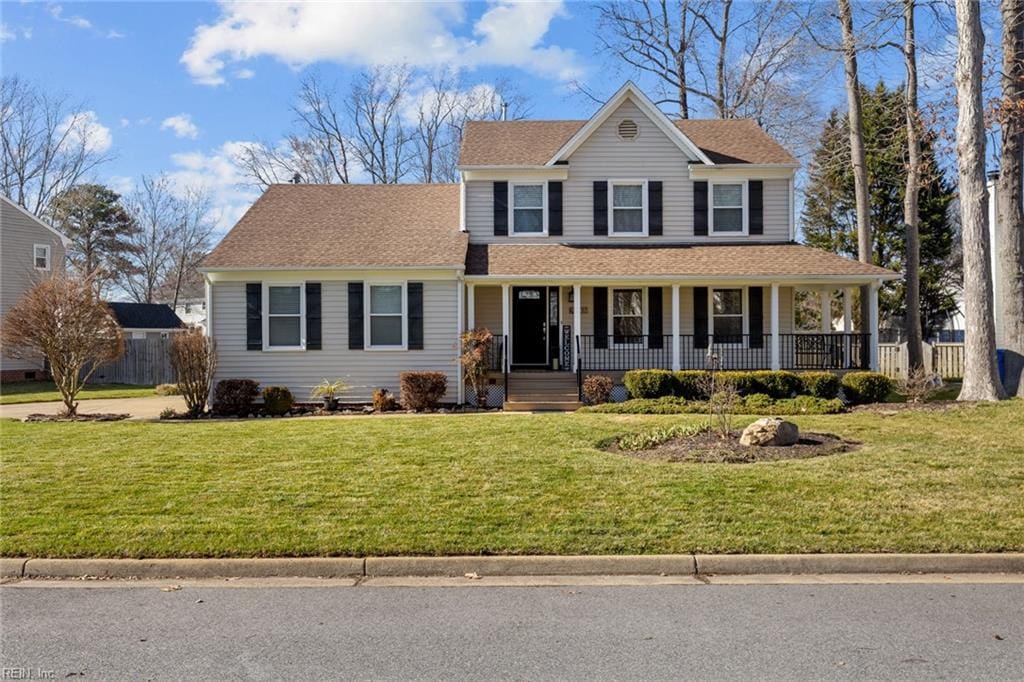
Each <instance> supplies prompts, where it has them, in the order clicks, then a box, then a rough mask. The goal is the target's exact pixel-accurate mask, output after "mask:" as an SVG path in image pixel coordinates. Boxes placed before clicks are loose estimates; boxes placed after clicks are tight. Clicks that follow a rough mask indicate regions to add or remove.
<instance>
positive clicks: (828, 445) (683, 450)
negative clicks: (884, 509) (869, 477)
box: [608, 431, 860, 464]
mask: <svg viewBox="0 0 1024 682" xmlns="http://www.w3.org/2000/svg"><path fill="white" fill-rule="evenodd" d="M739 435H740V434H739V432H738V431H737V432H735V433H734V434H733V437H732V438H729V439H723V438H720V437H719V436H718V434H716V433H711V432H709V431H704V432H701V433H697V434H694V435H692V436H682V437H678V438H673V439H671V440H668V441H665V442H664V443H662V444H660V445H657V446H655V447H653V448H649V449H646V450H623V449H622V448H620V447H619V446H618V445H613V446H611V447H610V448H608V450H609V452H615V453H617V454H620V455H626V456H627V457H635V458H637V459H646V460H656V461H662V462H692V463H703V464H753V463H754V462H776V461H780V460H785V459H807V458H809V457H824V456H826V455H836V454H840V453H843V452H851V451H853V450H857V449H858V448H860V443H858V442H856V441H851V440H845V439H843V438H840V437H839V436H836V435H834V434H831V433H809V432H808V433H801V434H800V441H799V442H798V443H797V444H796V445H788V446H764V447H757V446H748V445H740V441H739Z"/></svg>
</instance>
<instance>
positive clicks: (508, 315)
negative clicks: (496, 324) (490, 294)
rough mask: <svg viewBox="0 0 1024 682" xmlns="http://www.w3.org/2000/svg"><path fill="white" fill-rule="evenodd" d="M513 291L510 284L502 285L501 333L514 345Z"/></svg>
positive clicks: (506, 354)
mask: <svg viewBox="0 0 1024 682" xmlns="http://www.w3.org/2000/svg"><path fill="white" fill-rule="evenodd" d="M511 293H512V289H511V287H510V286H509V285H508V284H502V285H501V333H502V334H504V336H505V338H506V339H508V341H509V345H511V343H512V299H511ZM508 350H509V349H508V348H506V349H505V356H506V357H509V355H508Z"/></svg>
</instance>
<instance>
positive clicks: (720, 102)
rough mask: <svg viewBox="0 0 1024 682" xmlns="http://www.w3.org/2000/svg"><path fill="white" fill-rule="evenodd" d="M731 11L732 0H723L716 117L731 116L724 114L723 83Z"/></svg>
mask: <svg viewBox="0 0 1024 682" xmlns="http://www.w3.org/2000/svg"><path fill="white" fill-rule="evenodd" d="M731 12H732V0H724V1H723V3H722V33H721V39H720V40H719V42H718V61H717V63H716V64H715V81H716V96H715V99H716V104H717V106H718V117H719V118H732V116H731V115H726V105H725V103H726V102H727V101H728V93H726V84H725V61H726V56H727V50H726V48H727V47H728V42H729V14H730V13H731Z"/></svg>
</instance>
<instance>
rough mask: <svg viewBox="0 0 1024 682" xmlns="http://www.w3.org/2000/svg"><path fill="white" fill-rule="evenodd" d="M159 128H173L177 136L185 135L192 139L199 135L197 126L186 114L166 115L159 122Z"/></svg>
mask: <svg viewBox="0 0 1024 682" xmlns="http://www.w3.org/2000/svg"><path fill="white" fill-rule="evenodd" d="M160 130H173V131H174V134H175V135H176V136H177V137H187V138H189V139H190V140H194V139H196V138H197V137H199V126H197V125H196V124H195V123H193V122H192V117H191V116H189V115H188V114H178V115H177V116H168V117H167V118H165V119H164V120H163V123H161V124H160Z"/></svg>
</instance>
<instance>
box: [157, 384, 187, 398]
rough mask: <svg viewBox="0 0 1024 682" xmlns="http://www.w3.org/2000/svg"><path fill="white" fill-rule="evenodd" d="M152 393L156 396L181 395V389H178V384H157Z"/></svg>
mask: <svg viewBox="0 0 1024 682" xmlns="http://www.w3.org/2000/svg"><path fill="white" fill-rule="evenodd" d="M153 392H154V393H156V394H157V395H163V396H168V395H181V389H180V388H178V384H159V385H158V386H157V387H156V388H154V389H153Z"/></svg>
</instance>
